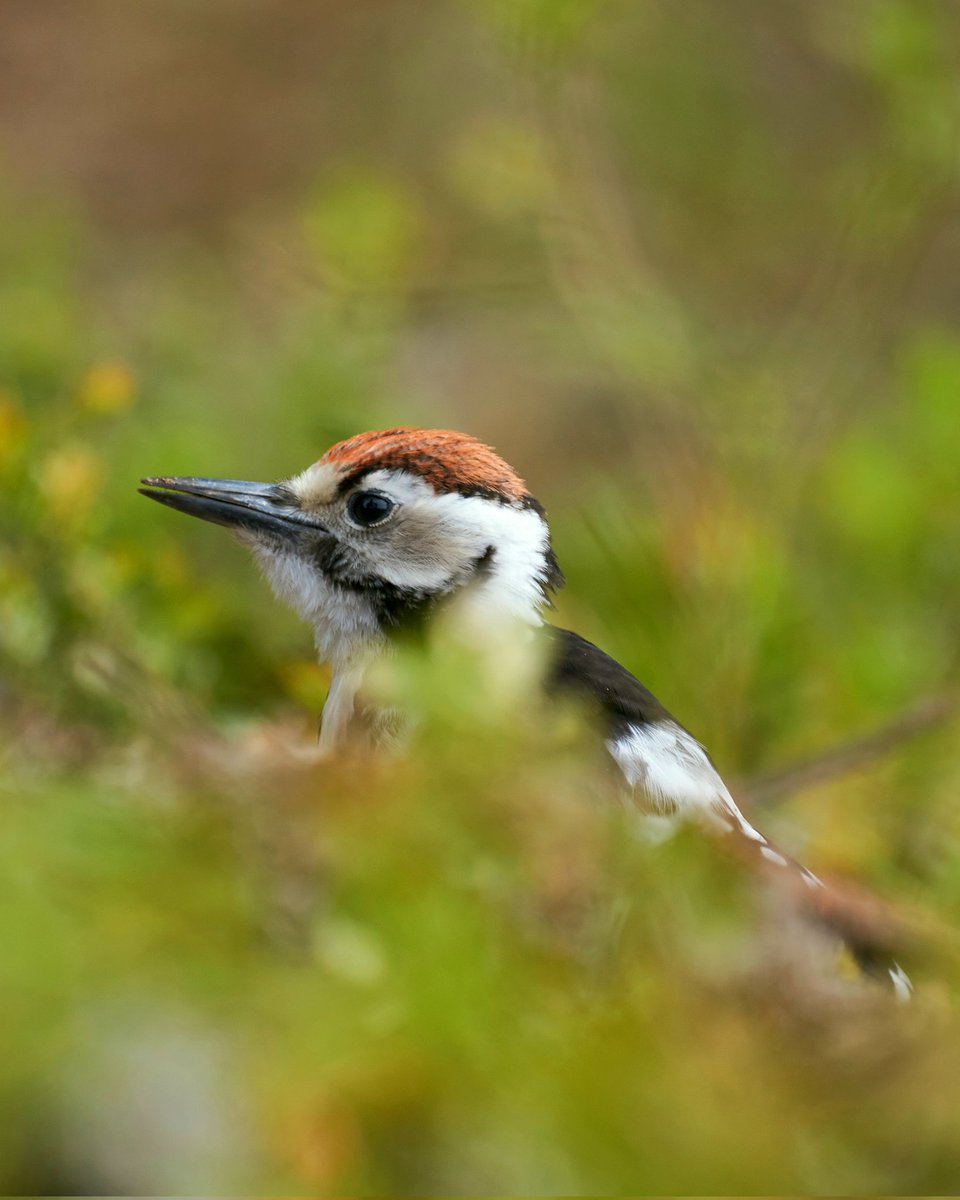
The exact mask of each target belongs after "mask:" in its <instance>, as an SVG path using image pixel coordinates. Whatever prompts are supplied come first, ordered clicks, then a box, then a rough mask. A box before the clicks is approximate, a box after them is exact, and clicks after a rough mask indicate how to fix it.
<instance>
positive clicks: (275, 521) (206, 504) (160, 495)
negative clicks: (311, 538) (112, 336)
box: [137, 475, 328, 541]
mask: <svg viewBox="0 0 960 1200" xmlns="http://www.w3.org/2000/svg"><path fill="white" fill-rule="evenodd" d="M140 482H141V483H142V484H144V485H145V486H144V487H142V488H138V489H137V490H138V491H139V492H140V495H141V496H147V497H149V499H151V500H156V501H157V503H158V504H166V505H167V506H168V507H169V508H175V509H177V510H179V511H180V512H184V513H188V514H189V515H190V516H191V517H200V519H201V520H203V521H213V522H214V524H216V525H226V526H227V528H228V529H237V530H249V531H250V532H252V533H260V534H270V535H273V536H274V537H280V538H281V539H283V540H286V541H298V540H299V539H300V538H302V537H303V536H304V535H305V534H307V533H309V532H313V533H314V534H326V533H327V532H328V530H327V529H326V527H325V526H323V525H321V524H320V523H319V522H318V521H315V520H314V519H313V518H311V517H310V516H309V515H307V514H306V513H304V512H303V510H302V509H301V508H300V506H299V505H298V504H297V501H296V498H295V497H294V496H293V494H292V493H291V492H290V491H289V489H287V488H285V487H284V486H283V484H277V483H250V482H249V481H247V480H243V479H203V478H198V477H176V476H169V475H157V476H151V477H150V478H148V479H141V480H140Z"/></svg>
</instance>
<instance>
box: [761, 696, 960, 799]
mask: <svg viewBox="0 0 960 1200" xmlns="http://www.w3.org/2000/svg"><path fill="white" fill-rule="evenodd" d="M958 709H960V696H958V695H957V694H956V693H952V692H948V693H944V694H942V695H939V696H929V697H927V699H925V700H920V701H918V702H917V703H916V704H913V705H911V706H910V707H909V708H908V709H906V710H905V711H904V712H902V713H901V714H900V715H899V716H897V717H894V718H893V720H891V721H888V722H886V723H885V724H884V725H881V726H880V727H879V728H878V729H875V730H873V731H872V732H870V733H866V734H862V735H861V736H860V737H856V738H852V739H851V740H849V741H846V742H841V743H840V744H839V745H837V746H834V747H833V748H832V749H830V750H828V751H826V753H824V754H818V755H817V756H816V757H815V758H810V759H807V760H805V761H803V762H799V763H795V764H794V765H793V766H789V767H786V768H784V769H782V770H779V771H774V772H771V773H770V774H768V775H760V776H758V777H756V778H754V779H751V780H748V781H746V782H745V783H744V784H743V785H742V787H741V788H740V789H739V793H740V794H742V795H743V796H744V798H745V800H746V802H747V804H748V805H750V806H751V807H757V808H759V807H763V806H764V805H770V804H774V803H776V802H777V801H779V800H782V799H784V798H785V797H787V796H789V795H793V794H794V793H796V792H800V791H803V790H804V789H806V788H810V787H815V786H816V785H817V784H820V783H826V782H827V781H828V780H831V779H835V778H837V777H838V776H840V775H846V774H847V773H848V772H850V771H856V770H857V769H859V768H860V767H864V766H867V765H868V764H870V763H872V762H875V761H876V760H877V759H880V758H883V757H885V756H886V755H887V754H890V753H891V752H892V751H894V750H896V749H898V748H899V747H900V746H901V745H903V743H904V742H908V741H910V740H911V739H913V738H915V737H918V736H919V735H920V734H923V733H926V732H928V730H931V729H934V728H935V727H936V726H938V725H941V724H943V723H944V722H945V721H947V720H949V718H951V717H953V716H955V715H956V713H957V711H958Z"/></svg>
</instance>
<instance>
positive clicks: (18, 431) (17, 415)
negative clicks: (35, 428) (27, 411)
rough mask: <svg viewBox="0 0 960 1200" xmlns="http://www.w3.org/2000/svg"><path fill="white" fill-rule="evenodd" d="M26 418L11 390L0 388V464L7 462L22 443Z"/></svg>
mask: <svg viewBox="0 0 960 1200" xmlns="http://www.w3.org/2000/svg"><path fill="white" fill-rule="evenodd" d="M26 433H27V419H26V417H25V416H24V415H23V409H22V408H21V407H20V404H19V401H18V400H17V397H16V396H15V395H14V394H13V392H10V391H7V390H6V389H4V388H0V465H3V464H4V463H7V462H9V460H10V459H11V458H12V457H13V456H14V454H16V452H17V451H18V450H19V449H20V447H21V446H22V445H23V442H24V439H25V438H26Z"/></svg>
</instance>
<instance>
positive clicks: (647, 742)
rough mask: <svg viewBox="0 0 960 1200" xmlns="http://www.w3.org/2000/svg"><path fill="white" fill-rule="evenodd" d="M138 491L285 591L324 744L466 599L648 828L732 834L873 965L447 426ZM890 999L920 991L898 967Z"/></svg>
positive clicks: (541, 537) (515, 499)
mask: <svg viewBox="0 0 960 1200" xmlns="http://www.w3.org/2000/svg"><path fill="white" fill-rule="evenodd" d="M141 482H142V484H143V485H144V486H143V487H142V488H140V491H141V493H142V494H143V495H145V496H147V497H149V498H150V499H151V500H156V501H158V502H159V503H161V504H165V505H167V506H168V507H170V508H174V509H177V510H178V511H180V512H184V513H188V514H189V515H191V516H195V517H199V518H201V519H202V520H205V521H212V522H214V523H216V524H219V525H224V526H226V527H227V528H228V529H230V530H231V531H232V532H233V533H234V534H235V535H236V536H237V537H238V538H239V540H240V541H241V542H242V543H244V544H245V545H246V546H247V547H248V548H249V549H250V550H251V551H252V552H253V555H254V557H255V559H256V560H257V561H258V563H259V565H260V568H261V570H262V572H263V574H264V575H265V576H266V578H267V580H268V581H269V583H270V585H271V586H272V588H273V590H274V592H275V593H276V595H277V596H278V597H279V598H280V599H281V600H283V601H285V602H286V603H288V604H289V605H291V606H292V607H293V609H294V610H295V611H296V612H297V613H298V614H299V615H300V616H301V617H302V618H303V619H304V620H305V621H307V622H308V623H309V624H310V625H312V627H313V631H314V637H315V640H316V646H317V651H318V654H319V656H320V658H321V660H323V661H326V662H328V663H329V664H330V665H331V668H332V680H331V685H330V691H329V695H328V698H327V702H326V704H325V706H324V711H323V717H322V723H321V733H320V748H321V750H322V751H324V752H327V753H333V752H336V750H337V749H338V747H341V746H342V745H344V743H345V742H346V741H347V740H348V739H349V738H350V737H351V734H352V733H353V732H354V730H355V727H356V725H357V724H358V723H359V722H360V721H361V719H362V714H361V711H360V705H359V702H358V698H359V694H360V689H361V686H362V682H363V677H364V673H365V671H366V670H367V668H368V666H369V664H370V662H371V661H372V660H373V659H374V658H376V656H377V655H378V654H379V653H381V652H383V651H384V650H386V649H387V648H388V647H389V645H390V642H391V639H392V638H393V637H394V636H395V635H396V634H397V633H398V632H399V631H401V630H402V629H403V628H404V627H405V626H407V625H408V624H409V623H410V622H411V621H419V620H422V619H424V618H429V616H430V615H431V613H433V612H435V611H436V609H437V608H438V607H439V606H440V605H441V604H442V602H443V601H444V599H445V598H448V597H453V596H458V595H467V596H468V597H469V603H470V605H471V607H472V609H473V610H474V611H475V612H477V613H480V614H482V616H483V618H484V619H485V620H486V621H488V622H490V623H491V625H493V624H496V622H498V621H501V620H502V621H507V622H513V623H516V624H518V625H520V626H522V627H528V628H530V629H531V630H535V631H537V635H538V636H540V637H542V638H544V639H545V640H546V641H547V642H548V651H549V653H548V667H547V671H546V678H545V687H546V690H547V691H548V692H549V693H554V694H572V695H574V696H577V697H579V698H580V699H581V700H582V701H585V702H586V704H587V705H588V706H589V707H591V708H592V709H593V710H594V712H595V713H596V715H597V718H598V720H599V723H600V726H601V728H602V731H603V735H604V738H605V744H606V748H607V750H608V751H609V753H610V755H611V756H612V758H613V760H614V762H615V763H616V765H617V767H618V768H619V770H620V772H621V774H622V776H623V779H624V782H625V784H626V786H627V788H628V789H629V791H630V794H631V796H632V798H633V799H634V800H635V802H636V804H637V807H638V808H639V809H640V810H641V811H642V812H645V813H647V814H650V815H652V816H653V818H654V819H664V818H667V819H670V820H682V819H687V818H692V819H694V820H696V821H697V822H699V823H700V824H701V825H704V826H706V827H707V828H709V829H711V830H713V831H716V832H718V833H722V834H725V835H728V836H729V838H730V839H731V841H732V843H733V844H734V845H735V846H736V847H737V848H738V850H739V852H740V853H741V854H743V855H745V856H749V857H750V858H751V859H752V860H753V861H754V862H755V863H756V864H757V865H758V866H761V867H763V868H764V870H765V871H766V873H767V874H779V875H781V876H782V877H783V878H784V879H785V880H789V881H790V883H791V886H794V887H795V888H796V890H798V891H799V892H801V893H807V900H808V903H807V905H806V907H807V908H808V909H809V910H810V911H811V912H812V913H813V914H814V915H815V916H816V917H817V918H818V919H819V920H820V921H821V922H822V923H823V924H824V925H827V926H832V927H833V928H834V929H835V930H836V931H838V932H840V933H841V935H842V936H843V937H844V939H845V940H846V941H847V943H848V945H849V946H850V948H851V950H852V951H853V953H854V954H855V956H856V957H857V958H858V959H859V960H860V961H861V962H863V963H864V964H867V965H869V966H875V962H874V946H873V945H872V944H871V942H872V938H871V936H869V934H867V935H865V934H864V933H863V927H864V925H865V924H866V925H867V926H870V925H871V922H870V921H869V920H867V921H866V922H864V921H863V920H861V919H860V917H859V916H856V917H853V918H851V917H850V915H849V913H848V912H847V909H848V907H849V906H847V905H845V903H844V902H843V901H842V900H840V899H839V898H838V897H837V895H836V894H835V893H834V892H833V891H832V889H830V888H826V887H825V886H824V884H823V882H822V881H821V880H820V879H819V878H818V877H817V876H816V875H815V874H814V873H813V872H812V871H809V870H808V869H807V868H806V867H804V866H802V865H801V864H800V863H798V862H797V861H796V860H795V859H793V858H791V857H790V856H789V855H787V854H785V853H784V852H783V851H782V850H781V849H780V848H779V847H777V846H775V845H774V844H772V843H771V842H770V841H769V839H768V838H767V837H766V836H765V835H764V834H762V833H761V832H760V831H759V830H758V829H757V828H756V826H755V825H754V824H753V823H752V822H751V821H749V820H748V819H747V818H746V817H745V816H744V814H743V812H742V811H741V810H740V808H739V806H738V805H737V803H736V801H735V800H734V798H733V796H732V795H731V793H730V791H729V789H728V788H727V786H726V785H725V784H724V782H723V779H722V778H721V776H720V774H719V773H718V771H717V769H716V767H715V766H714V764H713V762H712V760H711V758H710V756H709V754H708V753H707V751H706V750H705V749H704V747H703V746H702V745H701V744H700V742H699V741H698V740H697V739H696V738H695V737H694V736H693V735H692V734H691V733H690V732H689V731H688V730H687V729H686V728H684V726H683V725H681V724H680V722H679V721H677V720H676V719H675V718H674V717H673V716H672V715H671V714H670V713H669V712H668V711H667V709H666V708H665V707H664V706H663V705H662V704H661V703H660V702H659V700H657V699H656V697H655V696H654V695H653V694H652V693H651V692H650V691H648V689H647V688H646V687H644V685H643V684H642V683H641V682H640V681H639V680H638V679H636V678H635V677H634V676H633V675H632V674H631V673H630V672H629V671H628V670H627V669H626V668H625V667H623V666H622V665H621V664H620V663H619V662H617V661H616V660H615V659H613V658H611V657H610V656H609V655H607V654H605V653H604V652H603V651H602V650H601V649H599V648H598V647H597V646H595V645H593V644H592V643H591V642H589V641H587V640H586V639H585V638H582V637H580V636H579V635H578V634H576V633H573V632H571V631H569V630H566V629H560V628H557V627H555V626H553V625H550V624H548V623H547V622H546V621H545V619H544V610H545V609H547V608H548V607H550V602H551V597H552V595H553V593H554V592H555V591H556V590H557V589H558V588H560V587H561V586H562V585H563V583H564V576H563V572H562V571H561V569H560V566H559V563H558V562H557V558H556V555H555V554H554V550H553V546H552V543H551V537H550V528H549V525H548V524H547V517H546V512H545V510H544V508H543V506H542V505H541V504H540V503H539V502H538V501H537V500H536V499H535V498H534V497H533V496H532V495H531V494H530V492H529V490H528V488H527V486H526V484H525V483H524V481H523V480H522V479H521V478H520V476H519V475H518V474H517V473H516V471H514V469H513V468H512V467H511V466H509V465H508V464H507V463H506V462H505V461H504V460H503V459H502V458H501V457H500V456H499V455H498V454H497V453H496V452H495V451H494V450H493V449H492V448H491V447H489V446H487V445H485V444H484V443H482V442H480V441H478V440H477V439H476V438H473V437H470V436H468V435H466V434H463V433H457V432H454V431H452V430H446V429H439V430H438V429H418V428H413V427H406V426H402V427H398V428H394V429H386V430H379V431H371V432H367V433H360V434H357V435H356V436H354V437H351V438H348V439H347V440H346V441H342V442H339V443H337V444H336V445H334V446H333V447H331V448H330V449H329V450H328V451H327V452H326V453H325V454H324V455H323V457H322V458H320V459H319V460H318V461H317V462H315V463H313V465H311V466H309V467H307V469H306V470H305V471H302V472H300V473H299V474H297V475H294V476H292V477H291V478H289V479H285V480H283V481H281V482H279V483H251V482H247V481H243V480H236V479H210V478H203V477H171V476H155V477H150V478H146V479H143V480H141ZM885 973H886V974H888V975H889V978H890V981H891V982H892V984H893V987H894V990H895V993H896V994H897V996H898V997H899V998H901V999H905V998H907V997H908V996H909V993H910V991H911V990H912V985H911V983H910V981H909V979H908V977H907V976H906V974H905V972H903V970H902V969H901V968H900V967H899V966H898V965H897V964H896V963H893V964H892V965H890V966H889V967H886V968H885Z"/></svg>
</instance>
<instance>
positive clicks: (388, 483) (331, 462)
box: [141, 428, 563, 660]
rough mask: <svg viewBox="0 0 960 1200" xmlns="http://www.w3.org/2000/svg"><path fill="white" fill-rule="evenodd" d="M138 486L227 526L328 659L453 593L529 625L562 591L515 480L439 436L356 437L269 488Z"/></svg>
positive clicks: (483, 454)
mask: <svg viewBox="0 0 960 1200" xmlns="http://www.w3.org/2000/svg"><path fill="white" fill-rule="evenodd" d="M143 483H144V484H145V485H146V486H145V487H144V488H142V489H141V490H142V492H143V494H144V495H145V496H149V497H150V498H151V499H153V500H158V501H159V502H160V503H161V504H166V505H169V506H170V507H171V508H176V509H179V510H180V511H181V512H185V513H189V514H190V515H191V516H196V517H201V518H202V519H203V520H206V521H213V522H215V523H217V524H219V525H225V526H227V527H228V528H229V529H231V530H233V531H234V532H235V533H236V534H237V535H238V536H239V538H240V539H241V541H243V542H244V543H245V544H246V545H247V546H248V547H249V548H250V549H251V550H252V551H253V553H254V555H255V556H256V558H257V559H258V561H259V563H260V566H261V568H262V570H263V571H264V574H265V575H266V576H267V578H268V579H269V581H270V583H271V585H272V586H273V588H274V591H275V592H276V593H277V594H278V595H279V596H280V597H281V598H282V599H284V600H286V601H287V602H288V603H290V604H291V605H292V606H293V608H294V609H295V610H296V611H297V612H298V613H299V614H300V615H301V616H302V617H303V618H304V619H306V620H308V621H309V622H310V623H311V624H312V625H313V626H314V629H315V631H316V636H317V645H318V648H319V650H320V652H321V654H322V656H323V657H325V658H329V659H334V660H336V659H338V658H341V657H343V656H345V655H348V654H349V653H350V652H351V650H352V649H354V648H355V647H356V646H357V645H360V644H363V643H365V642H370V641H375V640H377V639H378V638H382V637H383V636H384V635H385V634H388V633H389V632H390V631H391V630H392V629H395V628H397V627H399V626H401V625H403V623H404V622H405V620H406V619H407V618H409V617H413V616H416V615H419V614H422V613H424V612H426V611H428V610H429V609H430V608H431V606H432V605H433V604H434V603H435V602H436V601H437V600H438V599H439V598H440V597H444V596H449V595H451V594H453V593H455V592H459V591H461V590H464V589H466V590H467V593H468V595H469V597H470V601H471V605H472V606H473V608H474V610H475V611H476V612H478V613H480V614H486V615H488V616H489V617H490V618H491V619H494V620H495V619H497V618H501V617H507V618H513V619H515V620H520V621H526V622H530V623H537V622H539V619H540V618H539V612H540V609H541V608H542V607H543V606H544V604H545V603H547V602H548V600H549V596H550V593H551V591H552V590H554V589H555V588H558V587H559V586H560V585H561V584H562V583H563V575H562V573H561V571H560V568H559V566H558V564H557V561H556V558H555V557H554V554H553V550H552V549H551V546H550V531H549V529H548V526H547V522H546V518H545V516H544V512H543V509H542V508H541V506H540V505H539V504H538V503H537V501H536V500H534V498H533V497H532V496H531V495H530V493H529V492H528V491H527V488H526V485H525V484H524V482H523V480H522V479H521V478H520V477H519V476H518V475H517V474H516V472H515V471H514V470H513V469H512V468H511V467H510V466H509V465H508V464H507V463H506V462H504V460H503V459H502V458H500V457H499V456H498V455H497V454H496V453H494V451H493V450H491V449H490V447H489V446H485V445H484V444H483V443H481V442H479V441H477V440H476V439H475V438H472V437H468V436H467V435H466V434H462V433H454V432H452V431H450V430H438V429H412V428H398V429H387V430H382V431H378V432H371V433H361V434H358V435H356V436H355V437H352V438H349V439H348V440H347V441H344V442H339V443H338V444H337V445H335V446H333V447H331V449H329V450H328V451H327V452H326V454H324V456H323V457H322V458H321V459H319V460H318V461H317V462H315V463H314V464H313V465H312V466H310V467H308V468H307V469H306V470H305V471H302V472H301V473H300V474H298V475H294V476H292V477H291V478H290V479H286V480H284V481H282V482H280V483H249V482H243V481H239V480H234V479H206V478H171V477H164V476H161V477H157V478H150V479H144V480H143Z"/></svg>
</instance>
